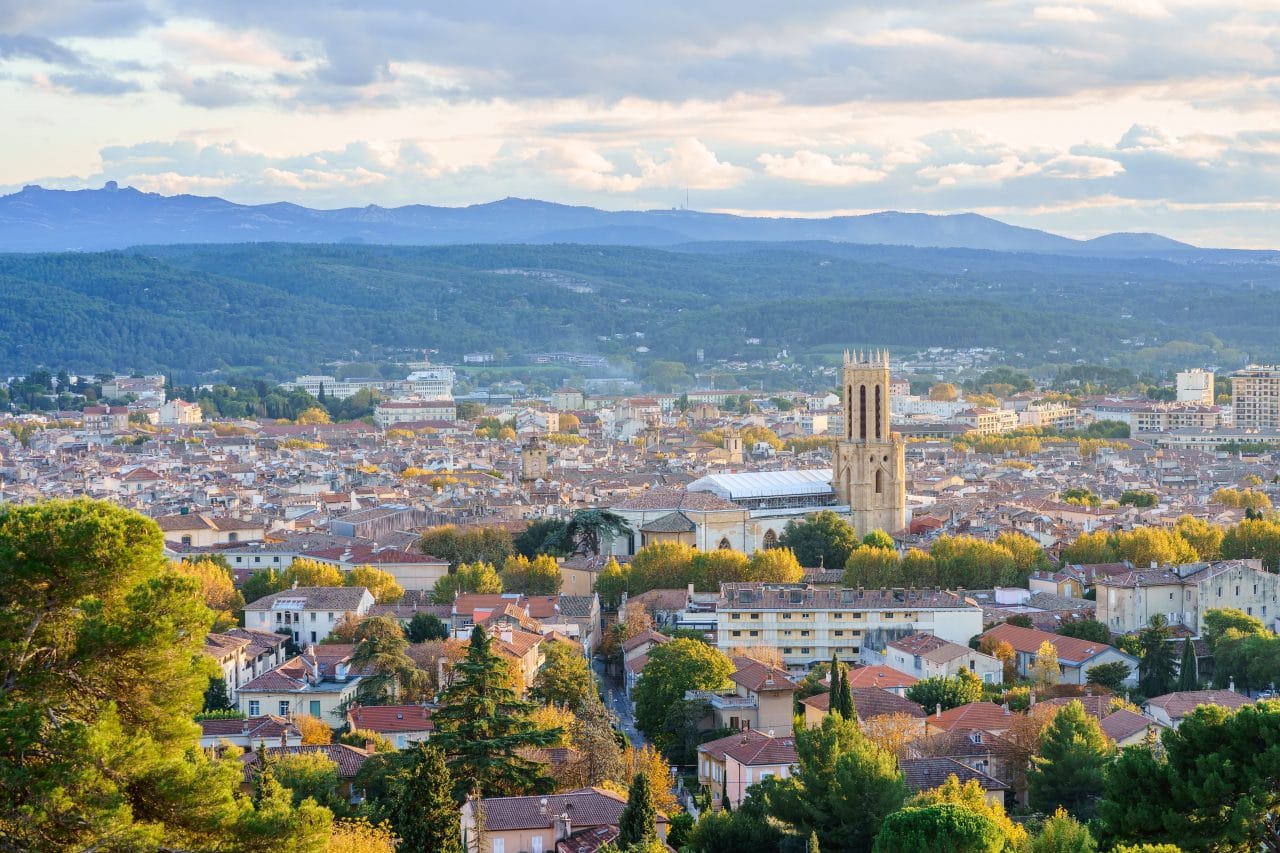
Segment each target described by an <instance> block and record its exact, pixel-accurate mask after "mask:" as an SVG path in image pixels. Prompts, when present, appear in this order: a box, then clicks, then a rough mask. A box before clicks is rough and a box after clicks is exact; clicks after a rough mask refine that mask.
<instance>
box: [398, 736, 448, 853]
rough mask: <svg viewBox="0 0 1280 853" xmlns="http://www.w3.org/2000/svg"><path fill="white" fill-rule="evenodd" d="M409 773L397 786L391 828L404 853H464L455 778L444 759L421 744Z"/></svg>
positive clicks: (412, 751) (411, 753) (412, 756)
mask: <svg viewBox="0 0 1280 853" xmlns="http://www.w3.org/2000/svg"><path fill="white" fill-rule="evenodd" d="M409 756H410V758H409V765H408V768H407V772H406V773H405V774H404V776H403V777H402V778H400V779H399V780H398V782H397V784H396V785H395V786H394V790H393V793H392V797H391V809H390V811H391V825H392V826H393V827H394V828H395V831H396V835H397V836H399V838H400V848H401V849H402V850H430V851H433V853H462V830H461V828H460V826H459V820H460V817H459V813H458V804H457V802H456V801H455V800H454V797H453V791H454V788H455V784H454V780H453V777H452V776H451V775H450V773H449V768H448V766H447V765H446V763H445V759H444V755H443V754H442V753H441V751H440V750H439V749H437V748H436V747H435V746H433V745H430V744H428V743H426V742H425V741H420V742H418V743H417V744H415V745H414V746H413V747H412V748H411V749H410V750H409Z"/></svg>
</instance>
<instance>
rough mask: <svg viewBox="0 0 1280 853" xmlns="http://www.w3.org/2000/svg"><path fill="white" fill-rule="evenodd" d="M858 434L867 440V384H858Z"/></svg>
mask: <svg viewBox="0 0 1280 853" xmlns="http://www.w3.org/2000/svg"><path fill="white" fill-rule="evenodd" d="M858 436H859V438H861V439H862V440H863V441H866V440H867V386H866V385H859V386H858Z"/></svg>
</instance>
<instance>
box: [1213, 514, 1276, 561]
mask: <svg viewBox="0 0 1280 853" xmlns="http://www.w3.org/2000/svg"><path fill="white" fill-rule="evenodd" d="M1222 557H1223V559H1225V560H1248V559H1258V560H1262V565H1263V566H1265V567H1266V568H1267V571H1271V572H1275V571H1280V523H1277V522H1274V521H1266V520H1264V519H1257V518H1254V519H1245V520H1244V521H1242V522H1240V523H1239V524H1237V525H1235V526H1234V527H1231V528H1229V529H1228V530H1227V531H1226V532H1225V533H1224V534H1223V536H1222Z"/></svg>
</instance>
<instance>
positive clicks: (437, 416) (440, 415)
mask: <svg viewBox="0 0 1280 853" xmlns="http://www.w3.org/2000/svg"><path fill="white" fill-rule="evenodd" d="M457 417H458V407H457V405H456V404H455V403H454V402H453V400H390V401H388V402H386V403H379V404H378V405H377V407H375V408H374V410H373V422H374V423H375V424H377V425H378V426H380V427H382V428H383V429H386V428H387V427H393V426H395V425H396V424H406V423H419V422H422V421H452V420H456V419H457Z"/></svg>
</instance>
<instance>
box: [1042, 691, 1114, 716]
mask: <svg viewBox="0 0 1280 853" xmlns="http://www.w3.org/2000/svg"><path fill="white" fill-rule="evenodd" d="M1112 698H1114V697H1112V696H1059V697H1057V698H1055V699H1046V700H1044V704H1046V705H1057V706H1058V707H1059V708H1065V707H1067V706H1068V705H1070V704H1071V703H1072V702H1079V703H1080V704H1081V705H1083V706H1084V712H1085V713H1086V714H1088V715H1089V716H1091V717H1096V718H1097V719H1099V720H1101V719H1102V718H1103V717H1105V716H1107V715H1108V714H1110V713H1111V700H1112Z"/></svg>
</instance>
